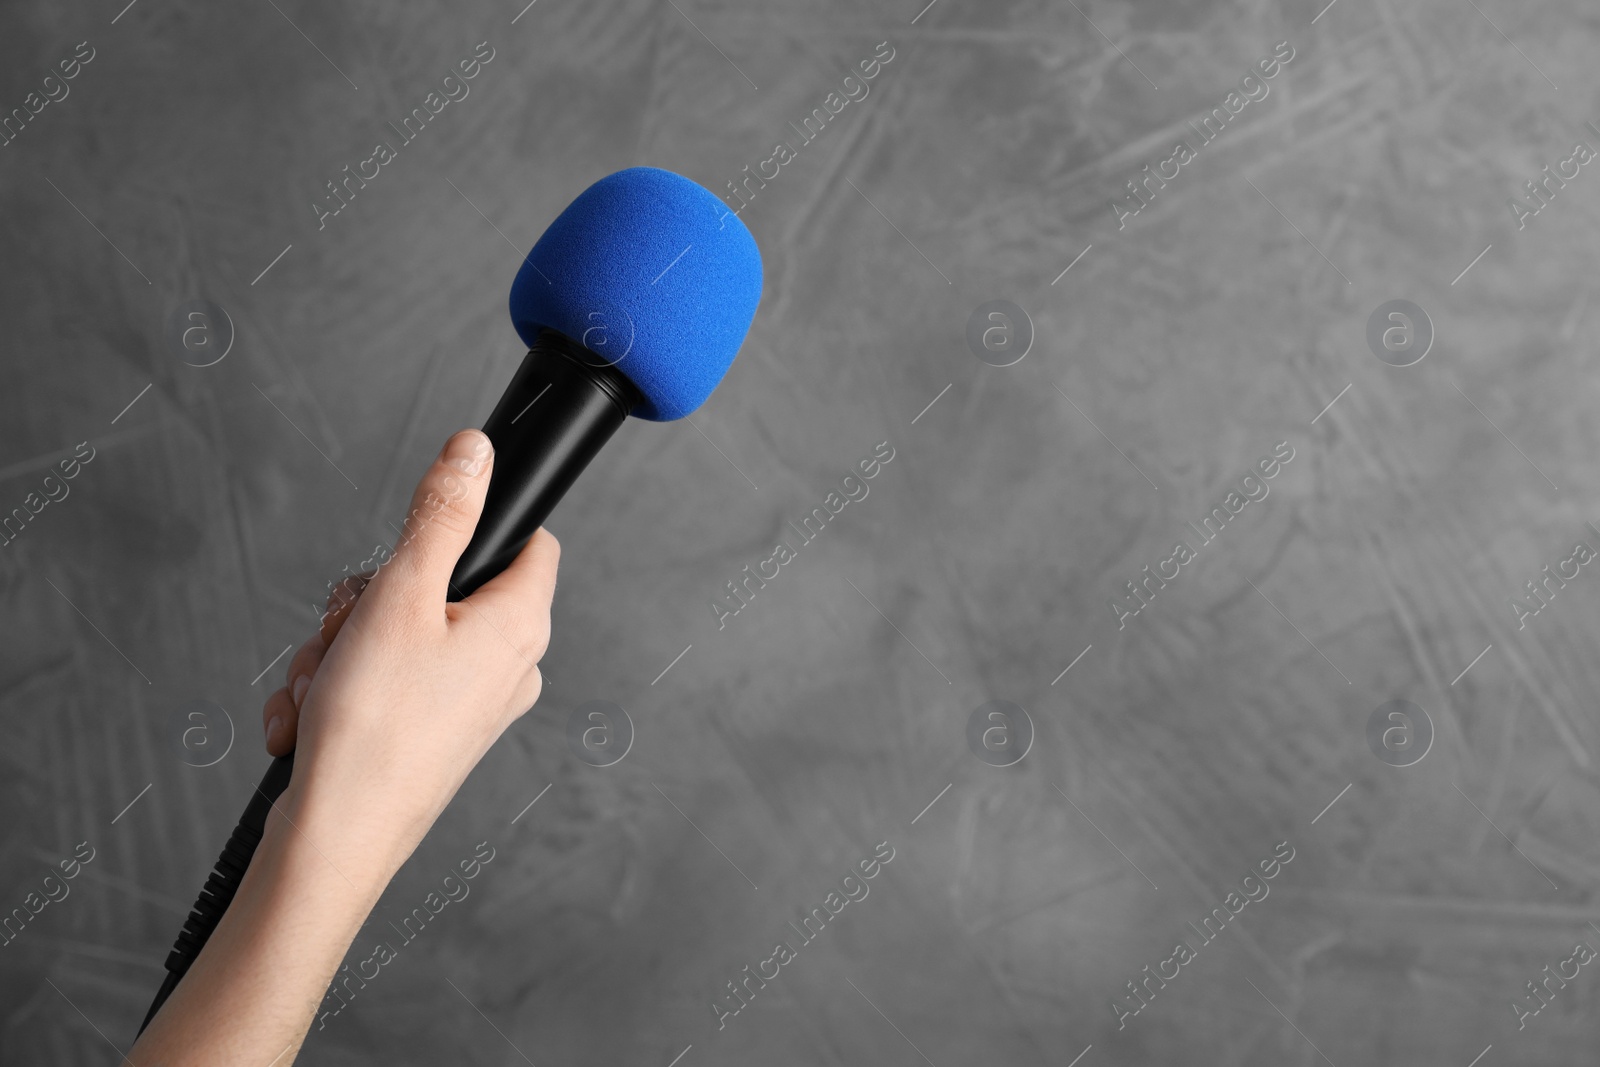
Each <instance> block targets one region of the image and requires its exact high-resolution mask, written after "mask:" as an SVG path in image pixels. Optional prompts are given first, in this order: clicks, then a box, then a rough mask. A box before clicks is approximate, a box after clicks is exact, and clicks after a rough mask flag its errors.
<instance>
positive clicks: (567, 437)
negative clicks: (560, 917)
mask: <svg viewBox="0 0 1600 1067" xmlns="http://www.w3.org/2000/svg"><path fill="white" fill-rule="evenodd" d="M637 403H638V391H637V390H636V389H635V388H634V386H633V383H631V382H630V381H628V379H627V378H625V377H623V375H622V374H620V373H619V372H618V371H616V370H615V369H614V368H613V367H612V366H610V365H608V364H607V363H606V361H604V360H603V359H602V358H601V357H600V356H598V355H596V354H594V353H593V352H591V351H589V350H588V349H586V348H584V347H583V346H582V345H580V344H578V343H577V342H576V341H573V340H572V339H570V338H568V337H566V336H565V335H563V334H560V333H557V332H556V331H554V330H548V329H547V330H544V331H542V332H541V333H540V334H539V336H538V337H536V338H535V339H534V343H533V347H532V348H530V349H529V350H528V354H527V355H526V356H524V357H523V360H522V365H521V366H520V367H518V368H517V373H516V375H515V376H514V377H513V378H512V379H511V384H510V385H509V386H507V387H506V391H505V394H504V395H503V396H501V398H500V402H499V403H498V404H496V405H495V408H494V411H493V412H491V413H490V415H489V420H488V421H487V422H486V423H484V426H483V432H484V433H485V434H486V435H488V438H489V441H490V443H492V444H493V445H494V472H493V474H492V476H491V477H490V479H489V490H488V493H487V495H486V497H485V499H484V505H483V514H482V515H481V516H480V518H479V519H478V526H477V530H476V531H475V532H474V533H473V535H472V541H471V543H470V544H468V546H467V548H466V550H465V551H464V552H462V554H461V559H460V560H459V561H458V562H457V563H456V567H455V571H454V572H453V573H452V574H451V578H450V596H449V599H451V600H464V599H466V598H467V597H468V596H471V595H472V593H473V592H475V591H476V590H477V589H478V588H479V587H480V586H482V585H483V584H484V583H485V582H487V581H489V579H491V578H493V577H494V576H495V575H497V574H499V573H500V572H501V571H503V570H505V569H506V567H507V566H509V565H510V563H511V561H512V560H513V559H514V558H516V555H517V552H518V551H520V550H521V548H522V546H523V545H524V544H526V543H527V541H528V539H529V538H530V537H532V536H533V534H534V532H535V531H537V530H538V529H539V527H540V526H542V525H544V520H545V519H546V518H548V517H549V515H550V512H551V511H552V510H553V509H554V508H555V506H556V504H557V502H559V501H560V500H561V497H562V496H563V495H564V494H565V493H566V491H567V490H568V489H570V488H571V487H572V483H573V482H575V481H577V479H578V475H579V474H581V473H583V469H584V468H585V467H587V466H588V465H589V461H590V460H592V459H594V457H595V456H596V454H598V453H599V451H600V448H601V446H602V445H604V444H605V443H606V442H607V441H608V440H610V439H611V435H612V434H613V433H615V432H616V431H617V428H618V427H620V426H621V425H622V423H623V422H624V420H626V419H627V417H628V413H629V412H630V411H631V410H633V408H634V406H635V405H636V404H637ZM424 521H425V520H424ZM293 771H294V754H293V753H290V754H289V755H287V756H279V757H277V758H276V759H274V760H273V761H272V764H271V765H270V766H269V767H268V768H267V773H266V775H265V776H264V777H263V778H262V779H261V784H260V785H258V786H257V787H256V791H255V793H254V794H253V795H252V796H251V798H250V803H249V804H248V805H247V806H246V808H245V811H244V815H243V816H241V817H240V819H239V823H238V825H237V826H235V827H234V830H233V833H232V835H230V836H229V838H228V843H227V845H225V846H224V847H223V850H222V855H221V857H220V858H218V860H217V862H216V865H215V867H214V868H213V869H212V871H211V875H210V877H208V878H207V879H206V884H205V888H203V889H202V890H201V891H200V897H199V899H198V900H196V901H195V905H194V908H193V910H191V911H190V912H189V917H188V918H187V919H186V920H185V921H184V924H183V929H182V931H180V932H179V934H178V939H177V942H176V943H175V944H174V945H173V947H172V951H171V952H170V953H168V954H167V961H166V968H167V977H166V980H165V981H164V982H163V983H162V986H161V989H160V991H159V992H158V993H157V994H156V997H155V1000H154V1001H153V1002H152V1003H151V1005H150V1010H149V1011H148V1012H147V1013H146V1014H145V1017H144V1022H143V1023H141V1024H140V1026H139V1032H140V1033H143V1032H144V1029H145V1027H147V1026H149V1025H150V1020H151V1019H153V1018H155V1015H156V1012H157V1011H159V1010H160V1009H161V1005H162V1004H164V1003H165V1002H166V999H167V997H168V996H170V995H171V993H172V991H173V990H174V989H176V988H177V986H178V983H179V982H180V981H182V980H183V976H184V975H185V974H187V973H188V971H189V967H190V965H191V964H193V963H194V961H195V959H196V958H198V957H199V955H200V950H201V949H202V948H204V947H205V944H206V941H207V940H208V939H209V938H210V937H211V934H212V932H213V931H214V930H215V929H216V928H217V923H218V922H220V921H221V919H222V915H223V913H224V912H225V911H227V908H228V905H229V903H230V902H232V900H233V897H234V894H235V893H237V892H238V889H239V884H240V882H242V881H243V879H244V873H245V870H246V869H247V868H248V867H249V865H250V858H251V857H252V856H253V855H254V854H255V850H256V846H257V845H258V844H260V843H261V836H262V833H263V832H264V831H265V828H266V821H267V814H268V813H269V812H270V811H271V810H272V807H273V805H274V804H275V803H276V802H277V799H278V797H279V796H280V795H282V793H283V791H284V790H285V789H286V788H288V785H289V779H290V777H291V775H292V774H293Z"/></svg>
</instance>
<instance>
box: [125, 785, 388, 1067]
mask: <svg viewBox="0 0 1600 1067" xmlns="http://www.w3.org/2000/svg"><path fill="white" fill-rule="evenodd" d="M369 840H370V839H368V840H364V839H363V838H362V836H361V835H358V834H356V833H353V832H352V827H351V825H350V823H349V821H348V820H347V819H345V818H343V817H342V815H341V813H340V812H338V811H337V810H334V809H333V806H332V805H330V804H328V803H326V802H325V801H317V802H315V803H312V802H308V801H307V799H306V798H305V797H304V796H303V791H301V790H297V789H296V788H295V787H294V786H293V785H291V787H290V788H289V789H288V790H287V791H286V792H285V793H284V795H283V797H282V798H280V800H279V802H278V804H277V805H276V806H275V807H274V809H273V811H272V813H271V815H270V816H269V817H268V819H267V826H266V832H265V834H264V835H263V837H262V839H261V844H260V846H259V847H258V848H257V849H256V853H255V857H254V859H252V860H251V862H250V868H249V870H248V871H247V872H246V874H245V877H244V881H243V882H242V884H241V885H240V887H239V892H238V894H237V895H236V896H235V897H234V899H233V902H232V904H230V905H229V907H228V910H227V912H226V913H225V914H224V916H223V918H222V921H221V922H220V923H219V924H218V925H217V929H216V932H215V933H213V934H212V935H211V939H210V940H209V941H208V942H207V943H206V946H205V948H204V949H203V950H202V951H201V953H200V956H199V958H198V959H196V960H195V962H194V965H193V966H192V967H191V968H190V969H189V973H188V974H187V975H186V976H185V977H184V979H183V981H182V982H181V983H179V985H178V987H177V989H175V990H174V991H173V993H172V996H171V997H170V998H169V999H168V1001H167V1003H166V1004H165V1005H164V1006H163V1007H162V1009H161V1011H160V1012H159V1013H158V1014H157V1015H156V1017H155V1018H154V1019H153V1020H151V1023H150V1026H149V1028H148V1029H146V1030H145V1032H144V1034H143V1035H142V1036H141V1037H140V1038H139V1040H138V1042H137V1043H136V1044H135V1045H134V1048H133V1050H132V1052H131V1054H130V1056H131V1059H132V1060H133V1062H134V1063H136V1064H141V1065H143V1064H161V1065H162V1067H185V1065H189V1064H195V1065H205V1067H213V1065H216V1064H239V1065H243V1067H251V1065H253V1067H268V1065H269V1064H271V1065H272V1067H285V1065H287V1064H289V1063H292V1062H293V1060H294V1056H293V1053H292V1051H291V1050H292V1049H296V1048H298V1047H299V1045H300V1042H301V1041H302V1040H303V1039H304V1038H305V1034H306V1030H307V1028H308V1027H309V1026H310V1024H311V1021H312V1018H313V1015H314V1014H315V1012H316V1009H317V1005H318V1004H319V1003H320V1002H321V1000H322V997H323V995H324V993H325V992H326V991H327V988H328V983H329V982H330V981H331V980H332V977H333V974H334V972H335V971H336V970H337V969H338V967H339V963H340V961H341V960H342V959H343V958H344V954H345V952H346V950H347V949H348V948H349V946H350V942H351V941H352V940H353V939H354V938H355V935H356V933H357V932H358V931H359V930H360V928H361V924H362V923H363V922H364V921H365V920H366V917H367V914H368V913H369V912H370V911H371V910H372V907H373V905H374V904H375V903H376V902H377V900H378V897H379V895H380V894H381V893H382V892H383V887H384V886H385V885H386V884H387V883H388V881H389V879H390V877H392V876H393V874H394V871H395V870H396V869H397V868H398V866H399V863H400V862H402V861H403V860H404V856H396V855H393V854H392V853H393V849H384V848H374V847H372V845H371V844H369ZM386 852H387V853H389V854H386ZM274 1057H277V1059H274Z"/></svg>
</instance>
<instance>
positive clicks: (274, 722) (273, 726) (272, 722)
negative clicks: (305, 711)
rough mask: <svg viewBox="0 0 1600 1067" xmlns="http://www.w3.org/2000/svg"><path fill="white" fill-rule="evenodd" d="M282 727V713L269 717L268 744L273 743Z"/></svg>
mask: <svg viewBox="0 0 1600 1067" xmlns="http://www.w3.org/2000/svg"><path fill="white" fill-rule="evenodd" d="M282 729H283V716H282V715H274V716H273V717H272V718H270V719H268V720H267V744H269V745H270V744H272V741H273V739H274V738H276V737H277V736H278V731H280V730H282Z"/></svg>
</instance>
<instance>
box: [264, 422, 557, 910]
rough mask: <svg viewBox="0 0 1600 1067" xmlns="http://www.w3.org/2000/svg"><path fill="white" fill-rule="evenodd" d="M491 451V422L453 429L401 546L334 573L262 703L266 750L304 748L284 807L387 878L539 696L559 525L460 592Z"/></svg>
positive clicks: (324, 844) (415, 501) (325, 844)
mask: <svg viewBox="0 0 1600 1067" xmlns="http://www.w3.org/2000/svg"><path fill="white" fill-rule="evenodd" d="M492 467H493V452H492V448H491V446H490V444H489V439H488V438H487V437H485V436H484V435H483V434H482V433H480V432H478V431H476V430H464V431H462V432H461V433H458V434H456V435H455V436H454V437H452V438H451V439H450V440H449V442H447V443H446V445H445V448H444V451H443V452H442V453H441V455H440V456H439V458H438V459H437V460H435V462H434V463H433V465H432V466H431V467H430V468H429V470H428V472H427V473H426V474H425V475H424V476H423V478H422V482H421V484H419V485H418V486H417V491H416V493H415V495H414V496H413V498H412V510H411V512H410V515H409V517H408V518H407V520H406V522H405V524H404V533H403V535H402V537H401V539H400V543H399V545H398V546H397V547H396V550H395V552H394V555H393V556H392V557H391V558H389V559H387V560H385V561H384V562H383V564H382V565H380V567H379V568H378V570H377V573H376V574H373V575H370V576H369V575H362V576H359V577H356V578H351V579H346V580H345V581H344V582H341V583H340V584H339V585H338V586H337V587H336V588H335V590H334V593H333V595H332V596H331V597H330V598H329V602H328V606H329V610H328V612H327V614H326V615H325V616H324V618H323V623H322V626H321V628H320V629H319V631H318V633H317V634H315V635H313V636H312V637H311V639H310V640H308V641H307V642H306V643H305V644H304V645H302V646H301V648H300V650H299V651H298V652H297V653H296V654H295V656H294V658H293V659H292V660H291V661H290V664H289V670H288V678H289V684H288V685H287V686H285V687H284V688H283V689H280V690H278V691H277V692H275V693H273V694H272V695H271V696H270V697H269V698H268V699H267V702H266V705H265V707H264V708H263V709H262V716H263V720H264V725H265V728H266V732H267V750H268V751H269V752H271V753H272V754H273V755H275V756H277V755H285V754H287V753H288V752H290V751H293V752H295V768H294V778H293V780H292V781H291V783H290V786H289V790H288V791H286V793H285V800H283V801H280V807H286V808H288V813H289V815H290V818H291V819H293V820H294V821H295V823H296V824H297V825H301V826H302V827H303V828H304V825H303V824H302V822H301V820H302V819H305V820H307V821H308V822H310V823H312V824H314V825H315V826H316V827H317V830H316V831H315V832H313V831H311V830H309V829H307V831H306V832H307V833H308V834H309V836H310V837H311V839H312V840H313V841H315V842H317V843H318V845H319V848H322V849H324V850H325V851H329V850H331V849H333V848H340V849H354V850H356V852H357V854H358V855H359V856H361V857H362V858H363V859H366V860H371V861H373V862H374V863H375V865H376V870H375V872H374V873H376V874H378V875H380V876H381V877H383V878H384V879H385V880H387V878H388V876H390V875H392V874H393V872H394V870H396V869H398V867H399V865H400V863H402V862H404V860H405V858H406V856H408V855H410V853H411V851H412V849H414V848H415V847H416V845H417V843H418V842H419V841H420V840H421V839H422V836H423V835H424V834H425V833H426V832H427V829H428V827H429V826H431V825H432V823H433V821H434V820H435V819H436V818H437V817H438V815H439V813H440V812H441V811H443V810H444V807H445V805H446V804H448V803H449V801H450V798H451V797H453V796H454V795H455V792H456V790H457V789H458V788H460V786H461V783H462V782H463V781H464V780H465V779H466V776H467V774H468V773H469V772H470V771H471V770H472V768H473V766H475V765H476V764H477V762H478V760H479V759H480V758H482V756H483V754H484V752H486V751H487V750H488V748H489V746H490V745H492V744H493V743H494V741H495V740H496V739H497V738H498V737H499V736H500V734H501V733H502V732H504V730H505V729H506V727H508V726H509V725H510V724H511V723H512V722H514V721H515V720H516V719H517V718H518V717H519V716H521V715H522V713H523V712H525V711H526V710H527V709H528V708H529V707H530V706H532V704H533V703H534V702H535V701H536V700H537V699H538V697H539V692H540V689H541V685H542V680H541V678H540V675H539V668H538V663H539V659H540V657H541V656H543V655H544V651H545V647H546V646H547V644H548V643H549V638H550V602H551V599H552V597H553V595H554V593H555V582H556V565H557V561H558V559H559V557H560V546H559V545H558V544H557V543H556V539H555V538H554V537H553V536H551V535H550V534H549V533H547V532H546V531H544V530H542V529H541V530H540V531H538V533H536V534H535V535H534V536H533V538H532V539H531V540H530V541H529V542H528V544H527V546H526V547H525V548H524V549H523V550H522V552H521V553H520V554H519V555H518V556H517V558H516V559H515V561H513V563H512V564H511V566H510V567H508V568H507V569H506V570H505V572H504V573H502V574H500V575H499V576H497V577H496V578H494V579H493V580H491V581H490V582H488V583H487V584H485V585H484V586H483V587H482V588H481V589H479V590H477V592H475V593H473V594H472V596H470V597H468V598H467V599H465V600H463V601H460V602H459V603H448V602H447V600H446V597H447V594H448V593H449V591H450V590H449V580H450V573H451V570H452V569H453V568H454V566H455V564H456V561H457V560H458V559H459V558H460V555H461V552H462V550H463V549H465V548H466V546H467V542H468V541H469V540H470V539H471V536H472V531H473V529H474V528H475V526H476V524H477V520H478V516H479V514H480V513H481V511H482V509H483V499H484V493H485V490H486V489H487V487H488V483H489V475H490V472H491V469H492ZM319 834H321V835H323V836H321V837H319ZM330 836H331V837H332V838H333V839H334V840H331V841H328V840H325V838H326V837H330Z"/></svg>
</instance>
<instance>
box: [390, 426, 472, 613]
mask: <svg viewBox="0 0 1600 1067" xmlns="http://www.w3.org/2000/svg"><path fill="white" fill-rule="evenodd" d="M493 467H494V446H493V445H491V444H490V443H489V438H488V437H487V436H485V435H484V434H483V432H482V431H481V430H462V431H461V432H460V433H457V434H455V435H454V436H452V437H451V438H450V440H448V441H446V442H445V446H444V450H443V451H441V452H440V453H439V456H438V458H437V459H435V460H434V461H433V465H432V466H430V467H429V468H428V470H427V472H426V473H425V474H423V476H422V480H421V481H420V482H418V483H417V491H416V492H415V493H414V494H412V497H411V507H410V509H409V510H408V511H407V513H406V518H405V521H404V522H403V523H402V524H401V531H400V537H399V540H398V541H397V542H396V544H395V553H394V559H393V560H392V561H391V562H390V563H389V565H388V566H386V567H382V568H380V569H379V571H378V576H377V577H376V578H375V579H374V580H373V583H372V588H370V589H369V590H368V591H367V593H366V596H365V597H364V598H363V599H367V598H371V599H376V600H378V601H380V602H388V601H391V600H399V601H402V602H403V604H404V605H405V606H409V607H423V608H424V610H428V611H433V610H438V611H439V612H440V613H441V617H442V613H443V610H444V604H445V600H446V598H447V596H448V594H449V591H450V572H451V571H453V570H454V569H455V565H456V561H457V560H459V559H460V558H461V553H462V552H463V551H464V550H465V549H466V547H467V543H468V542H469V541H471V540H472V532H473V530H474V529H476V528H477V525H478V516H479V515H481V514H482V512H483V499H484V494H485V493H486V492H487V491H488V488H489V473H490V471H491V470H492V468H493Z"/></svg>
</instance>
